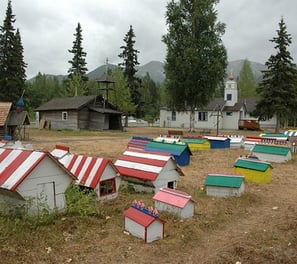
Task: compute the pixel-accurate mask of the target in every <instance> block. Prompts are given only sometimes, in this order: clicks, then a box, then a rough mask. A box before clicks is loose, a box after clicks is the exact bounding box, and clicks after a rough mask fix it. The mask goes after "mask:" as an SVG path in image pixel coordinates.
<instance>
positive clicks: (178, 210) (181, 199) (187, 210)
mask: <svg viewBox="0 0 297 264" xmlns="http://www.w3.org/2000/svg"><path fill="white" fill-rule="evenodd" d="M153 200H154V201H155V207H156V208H157V210H158V211H167V212H170V213H173V214H175V215H177V216H178V217H180V218H190V217H193V215H194V211H195V204H196V202H195V201H194V200H193V199H192V196H191V195H189V194H187V193H186V192H182V191H178V190H173V189H169V188H161V189H160V190H159V191H158V192H157V193H156V194H155V195H154V197H153Z"/></svg>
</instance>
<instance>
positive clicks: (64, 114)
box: [62, 112, 68, 120]
mask: <svg viewBox="0 0 297 264" xmlns="http://www.w3.org/2000/svg"><path fill="white" fill-rule="evenodd" d="M62 120H68V113H67V112H62Z"/></svg>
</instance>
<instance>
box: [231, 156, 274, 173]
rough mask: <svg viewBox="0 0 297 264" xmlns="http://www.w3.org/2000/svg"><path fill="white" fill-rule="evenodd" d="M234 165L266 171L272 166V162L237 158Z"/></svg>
mask: <svg viewBox="0 0 297 264" xmlns="http://www.w3.org/2000/svg"><path fill="white" fill-rule="evenodd" d="M233 166H234V167H236V168H243V169H250V170H256V171H262V172H264V171H266V170H267V169H269V168H272V166H271V164H270V163H268V162H264V161H260V160H257V159H245V158H239V159H237V160H236V162H235V163H234V165H233Z"/></svg>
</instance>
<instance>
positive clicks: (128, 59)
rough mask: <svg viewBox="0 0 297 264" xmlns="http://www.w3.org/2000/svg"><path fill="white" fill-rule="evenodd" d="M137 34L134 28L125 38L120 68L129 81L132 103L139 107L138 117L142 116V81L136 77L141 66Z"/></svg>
mask: <svg viewBox="0 0 297 264" xmlns="http://www.w3.org/2000/svg"><path fill="white" fill-rule="evenodd" d="M134 38H135V34H134V31H133V28H132V26H131V25H130V29H129V31H128V33H127V34H126V35H125V37H124V39H123V40H124V42H125V43H126V45H125V46H121V49H122V52H121V53H120V54H119V57H120V58H122V59H123V62H122V63H119V66H120V67H121V68H122V69H123V72H124V76H125V78H126V79H127V83H128V87H129V90H130V94H131V98H132V103H133V104H135V105H137V110H136V115H137V116H140V106H139V104H140V100H141V96H140V92H139V89H140V85H141V80H140V79H139V78H137V77H136V73H137V69H136V66H137V65H139V62H138V59H137V54H138V53H139V51H138V50H136V49H135V48H134V45H135V40H134Z"/></svg>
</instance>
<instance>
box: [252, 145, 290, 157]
mask: <svg viewBox="0 0 297 264" xmlns="http://www.w3.org/2000/svg"><path fill="white" fill-rule="evenodd" d="M252 152H256V153H266V154H274V155H281V156H286V155H287V154H288V153H289V152H290V148H288V147H284V146H277V145H269V144H256V145H255V146H254V147H253V149H252Z"/></svg>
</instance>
